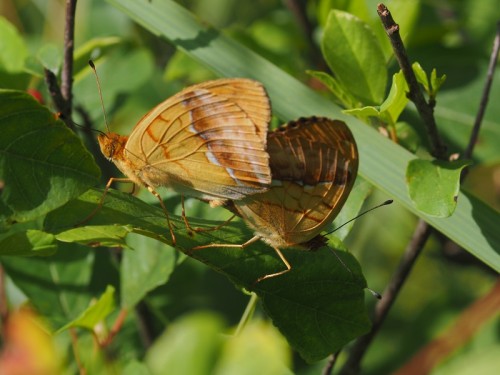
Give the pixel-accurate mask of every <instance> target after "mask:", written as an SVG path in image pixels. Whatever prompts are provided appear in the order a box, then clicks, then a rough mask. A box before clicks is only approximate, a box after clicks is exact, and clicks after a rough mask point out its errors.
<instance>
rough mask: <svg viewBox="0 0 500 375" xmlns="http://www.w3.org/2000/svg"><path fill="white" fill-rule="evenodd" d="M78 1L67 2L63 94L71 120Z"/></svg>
mask: <svg viewBox="0 0 500 375" xmlns="http://www.w3.org/2000/svg"><path fill="white" fill-rule="evenodd" d="M76 1H77V0H66V25H65V28H64V63H63V68H62V72H61V93H62V96H63V98H64V99H65V100H66V105H67V107H68V115H69V118H71V107H72V97H73V93H72V88H73V50H74V47H75V13H76Z"/></svg>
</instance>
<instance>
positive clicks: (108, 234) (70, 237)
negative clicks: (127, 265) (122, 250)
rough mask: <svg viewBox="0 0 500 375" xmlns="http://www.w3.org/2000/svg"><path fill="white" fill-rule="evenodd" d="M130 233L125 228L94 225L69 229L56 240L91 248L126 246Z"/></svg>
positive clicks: (58, 235) (57, 236)
mask: <svg viewBox="0 0 500 375" xmlns="http://www.w3.org/2000/svg"><path fill="white" fill-rule="evenodd" d="M128 233H130V231H128V230H127V229H126V228H124V227H112V228H110V227H109V226H106V225H102V226H100V225H93V226H91V227H90V226H89V227H81V228H74V229H68V230H66V231H64V232H62V233H59V234H57V235H56V237H55V238H56V239H57V240H58V241H61V242H75V243H79V244H82V245H87V246H91V247H96V246H107V247H113V246H121V247H123V246H126V242H125V237H126V236H127V234H128Z"/></svg>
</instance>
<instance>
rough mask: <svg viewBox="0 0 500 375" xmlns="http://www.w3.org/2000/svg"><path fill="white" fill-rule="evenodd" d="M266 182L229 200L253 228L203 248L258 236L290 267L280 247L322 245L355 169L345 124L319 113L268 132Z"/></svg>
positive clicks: (355, 153) (354, 153)
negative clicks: (264, 188) (261, 187)
mask: <svg viewBox="0 0 500 375" xmlns="http://www.w3.org/2000/svg"><path fill="white" fill-rule="evenodd" d="M267 144H268V148H267V151H268V153H269V156H270V165H271V174H272V187H271V188H270V189H269V190H268V191H266V192H263V193H259V194H255V195H252V196H247V197H245V198H243V199H241V200H238V201H233V202H232V209H233V210H234V211H235V212H237V213H238V214H239V215H240V216H241V217H242V218H243V220H244V221H245V222H246V223H247V225H248V226H249V227H250V228H252V229H253V230H254V232H255V237H253V238H252V239H250V240H249V241H247V242H246V243H244V244H243V245H220V244H211V245H204V246H198V247H196V248H194V249H195V250H196V249H202V248H206V247H221V246H222V247H239V248H242V247H243V248H244V247H246V246H248V245H249V244H251V243H253V242H255V241H257V240H258V239H262V240H263V241H264V242H266V243H267V244H269V245H270V246H271V247H273V248H274V250H275V251H276V253H277V254H278V255H279V257H280V258H281V260H282V261H283V263H284V264H285V266H286V269H285V270H283V271H280V272H276V273H273V274H269V275H265V276H263V277H260V278H259V279H258V280H257V282H258V281H262V280H264V279H268V278H271V277H275V276H278V275H282V274H284V273H286V272H288V271H290V270H291V265H290V264H289V262H288V261H287V260H286V258H285V257H284V255H283V254H282V252H281V251H280V249H283V248H288V247H296V248H304V249H310V248H312V247H317V246H319V245H322V244H324V242H325V241H324V240H323V239H322V237H320V236H319V234H320V233H321V231H322V230H324V229H325V227H326V225H328V224H329V223H330V222H331V221H332V220H333V219H334V218H335V216H337V215H338V213H339V212H340V210H341V209H342V206H343V205H344V203H345V201H346V199H347V197H348V195H349V193H350V191H351V190H352V187H353V184H354V181H355V179H356V175H357V171H358V162H359V156H358V150H357V147H356V142H355V140H354V137H353V135H352V133H351V131H350V130H349V128H348V127H347V125H346V124H345V123H344V122H342V121H339V120H330V119H328V118H323V117H310V118H300V119H299V120H297V121H292V122H289V123H288V124H286V125H284V126H282V127H280V128H279V129H277V130H275V131H273V132H271V133H269V135H268V138H267Z"/></svg>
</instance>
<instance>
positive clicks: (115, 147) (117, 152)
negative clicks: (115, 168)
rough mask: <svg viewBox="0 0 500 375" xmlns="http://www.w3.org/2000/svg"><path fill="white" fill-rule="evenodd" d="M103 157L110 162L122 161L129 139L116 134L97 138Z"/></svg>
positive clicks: (107, 134)
mask: <svg viewBox="0 0 500 375" xmlns="http://www.w3.org/2000/svg"><path fill="white" fill-rule="evenodd" d="M97 140H98V142H99V147H100V148H101V152H102V153H103V155H104V156H105V157H106V158H107V159H109V160H117V159H120V156H121V155H122V154H123V150H124V149H125V144H126V143H127V137H126V136H123V135H119V134H116V133H102V134H99V135H98V136H97Z"/></svg>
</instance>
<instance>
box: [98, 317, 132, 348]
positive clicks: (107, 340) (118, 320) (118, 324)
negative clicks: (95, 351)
mask: <svg viewBox="0 0 500 375" xmlns="http://www.w3.org/2000/svg"><path fill="white" fill-rule="evenodd" d="M127 314H128V310H127V309H121V310H120V313H119V314H118V317H117V318H116V320H115V323H114V324H113V327H111V330H110V331H109V334H108V336H107V337H106V338H105V339H104V340H103V342H101V343H100V345H101V346H102V347H104V346H108V345H109V344H111V342H112V341H113V339H114V338H115V336H116V335H117V334H118V332H120V329H121V328H122V326H123V323H124V322H125V318H126V317H127Z"/></svg>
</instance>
